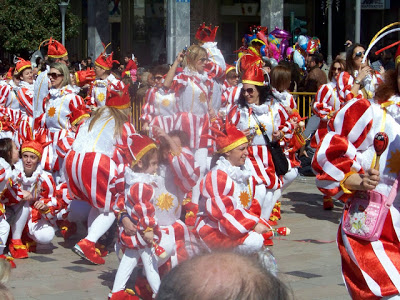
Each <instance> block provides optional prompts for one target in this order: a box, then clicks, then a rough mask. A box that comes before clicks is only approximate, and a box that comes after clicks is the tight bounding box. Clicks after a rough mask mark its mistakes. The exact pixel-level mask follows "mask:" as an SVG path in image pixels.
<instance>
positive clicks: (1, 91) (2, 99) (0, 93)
mask: <svg viewBox="0 0 400 300" xmlns="http://www.w3.org/2000/svg"><path fill="white" fill-rule="evenodd" d="M10 92H11V86H10V85H8V84H4V85H2V86H0V105H1V106H6V104H7V100H8V97H9V95H10Z"/></svg>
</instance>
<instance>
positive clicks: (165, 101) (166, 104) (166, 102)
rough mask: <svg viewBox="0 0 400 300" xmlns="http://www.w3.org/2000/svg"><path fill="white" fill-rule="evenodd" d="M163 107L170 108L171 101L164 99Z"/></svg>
mask: <svg viewBox="0 0 400 300" xmlns="http://www.w3.org/2000/svg"><path fill="white" fill-rule="evenodd" d="M161 104H162V106H168V105H169V104H170V101H169V100H168V99H163V100H162V101H161Z"/></svg>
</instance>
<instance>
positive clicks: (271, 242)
mask: <svg viewBox="0 0 400 300" xmlns="http://www.w3.org/2000/svg"><path fill="white" fill-rule="evenodd" d="M273 245H274V241H273V240H264V246H273Z"/></svg>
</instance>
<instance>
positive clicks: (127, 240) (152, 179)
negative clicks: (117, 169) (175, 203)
mask: <svg viewBox="0 0 400 300" xmlns="http://www.w3.org/2000/svg"><path fill="white" fill-rule="evenodd" d="M160 179H161V178H160V177H159V176H157V175H151V174H146V173H134V172H133V171H132V170H131V169H130V168H128V167H127V168H126V170H125V181H126V188H125V192H124V195H125V196H124V197H123V196H122V197H119V198H118V201H117V202H116V204H115V206H114V208H115V212H116V213H119V212H120V211H122V210H124V211H126V213H127V214H128V217H129V218H130V219H131V221H132V222H133V223H135V224H136V225H137V233H136V234H135V235H132V236H129V235H127V234H126V233H125V231H124V227H123V226H120V227H119V242H120V243H121V244H122V247H123V250H124V255H123V257H122V258H121V262H120V265H119V267H118V271H117V274H116V276H115V280H114V286H113V293H116V292H118V291H120V290H123V289H125V286H126V282H127V280H128V278H129V276H130V275H131V274H132V272H133V270H134V269H135V268H136V266H137V264H138V262H139V258H141V259H142V262H143V265H144V271H145V275H146V278H147V281H148V282H149V284H150V287H151V289H152V290H153V293H157V291H158V288H159V286H160V275H159V274H158V267H160V266H161V265H162V264H163V263H165V262H166V260H167V259H168V258H169V256H170V255H171V253H172V251H173V250H172V249H173V248H172V247H173V244H174V242H173V241H172V239H171V237H170V236H169V235H168V234H167V233H166V231H163V230H160V227H159V226H158V221H157V217H156V214H155V209H156V205H157V204H156V193H157V191H158V182H159V181H160ZM161 180H162V179H161ZM164 204H165V203H164ZM147 230H151V231H153V233H154V238H153V240H154V242H156V243H157V244H158V245H159V246H160V247H162V248H163V249H164V250H165V254H166V257H165V258H163V259H161V258H160V257H159V256H158V255H156V253H155V250H154V246H153V245H152V244H149V243H147V242H146V241H145V240H144V238H143V235H144V234H145V232H147Z"/></svg>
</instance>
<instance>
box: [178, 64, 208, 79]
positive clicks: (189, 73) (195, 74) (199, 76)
mask: <svg viewBox="0 0 400 300" xmlns="http://www.w3.org/2000/svg"><path fill="white" fill-rule="evenodd" d="M183 74H185V75H187V76H190V77H196V78H197V79H199V80H200V81H201V82H205V81H207V80H208V74H207V73H206V72H203V74H200V73H199V72H197V71H194V70H191V69H190V68H189V67H185V68H184V69H183Z"/></svg>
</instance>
